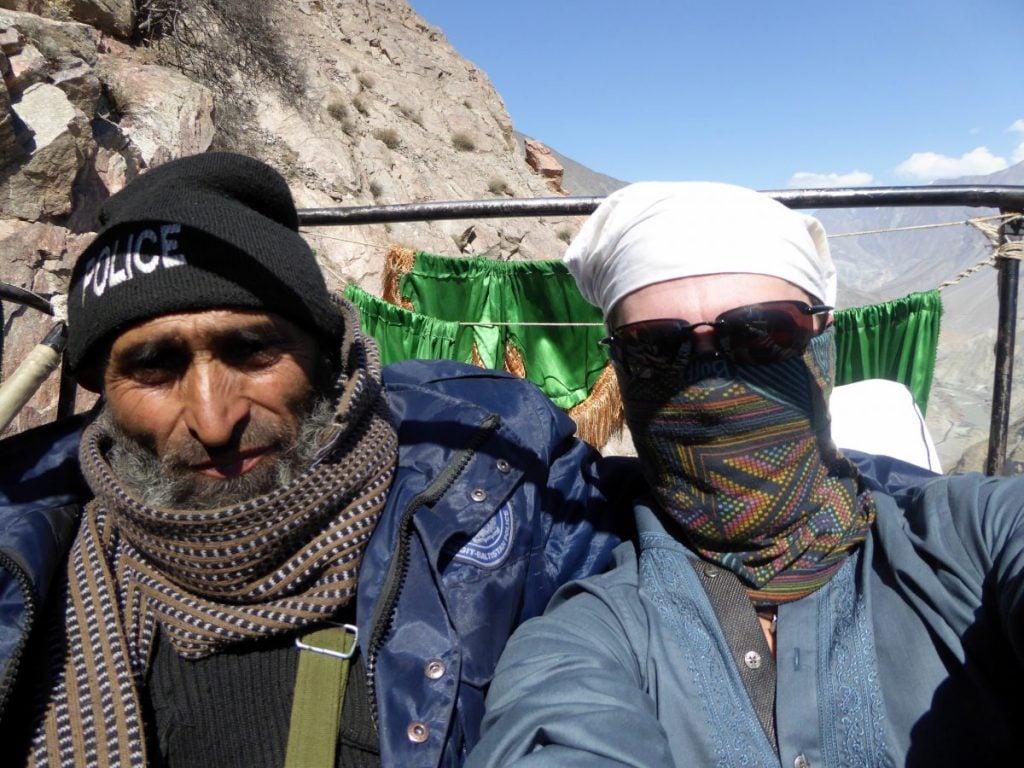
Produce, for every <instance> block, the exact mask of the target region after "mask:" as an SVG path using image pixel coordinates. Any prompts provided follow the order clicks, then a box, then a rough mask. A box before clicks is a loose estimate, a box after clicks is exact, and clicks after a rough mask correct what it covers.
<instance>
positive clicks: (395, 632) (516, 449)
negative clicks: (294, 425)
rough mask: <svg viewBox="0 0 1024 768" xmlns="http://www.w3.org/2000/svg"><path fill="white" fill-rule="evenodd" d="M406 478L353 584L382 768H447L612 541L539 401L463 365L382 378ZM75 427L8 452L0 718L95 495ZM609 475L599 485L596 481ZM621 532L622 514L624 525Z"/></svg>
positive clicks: (593, 465)
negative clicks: (491, 690)
mask: <svg viewBox="0 0 1024 768" xmlns="http://www.w3.org/2000/svg"><path fill="white" fill-rule="evenodd" d="M384 381H385V386H386V389H387V393H388V399H389V402H390V404H391V408H392V411H393V413H394V415H395V420H396V423H397V424H398V426H399V442H400V448H399V468H398V471H397V473H396V477H395V481H394V484H393V486H392V488H391V491H390V493H389V496H388V503H387V506H386V509H385V511H384V513H383V515H382V516H381V519H380V522H379V523H378V526H377V529H376V531H375V533H374V535H373V537H372V538H371V540H370V543H369V545H368V547H367V549H366V552H365V554H364V557H363V563H362V566H361V569H360V572H359V594H358V603H357V617H358V625H359V643H360V647H361V649H362V651H363V653H364V655H365V659H366V663H367V668H368V671H369V672H370V677H371V690H372V692H373V694H374V696H373V699H372V700H373V701H374V703H375V705H376V713H375V714H376V718H377V726H378V731H379V736H380V748H381V760H382V763H383V764H384V765H388V766H397V765H401V766H438V765H444V766H451V765H458V764H460V763H461V762H462V759H463V758H464V757H465V754H466V752H467V751H468V749H469V748H470V747H472V745H473V744H475V742H476V740H477V738H478V733H479V723H480V719H481V717H482V715H483V696H484V692H485V688H486V686H487V684H488V682H489V681H490V679H491V675H492V674H493V671H494V667H495V664H496V663H497V659H498V656H499V654H500V653H501V650H502V648H503V646H504V643H505V640H506V639H507V638H508V636H509V635H510V634H511V632H512V630H513V629H514V628H515V627H516V626H517V625H518V624H519V623H521V622H522V621H523V620H525V619H527V618H529V617H531V616H535V615H538V614H540V613H541V612H542V611H543V609H544V607H545V605H546V604H547V601H548V599H549V598H550V597H551V595H552V594H553V593H554V591H555V589H556V588H557V587H558V586H560V585H561V584H563V583H565V582H566V581H569V580H571V579H575V578H579V577H582V576H585V575H588V574H590V573H593V572H595V571H598V570H602V569H603V568H604V566H605V565H606V564H607V563H608V562H609V561H610V558H611V552H612V550H613V549H614V547H615V545H616V544H617V543H618V541H619V538H620V537H619V535H617V533H616V532H615V531H614V530H613V524H612V523H610V522H609V521H612V520H614V518H613V516H612V515H611V510H612V509H613V508H618V509H619V510H628V505H627V504H626V503H625V502H623V503H620V504H612V503H611V501H612V500H610V499H608V498H606V496H605V495H604V494H603V493H602V491H601V490H600V489H601V488H611V489H615V491H616V493H617V494H618V493H621V494H623V497H624V495H625V494H626V493H627V486H628V485H629V480H630V479H631V478H633V477H634V476H635V464H634V463H633V462H629V461H622V462H616V461H608V460H604V461H601V462H598V461H596V459H597V455H596V453H595V452H594V451H593V450H591V449H590V448H588V447H587V446H586V445H585V444H583V443H581V442H579V441H577V440H575V439H573V438H572V433H573V430H574V427H573V424H572V422H571V421H570V420H569V419H568V418H567V417H566V416H564V414H562V413H561V412H560V411H558V410H557V409H556V408H554V407H553V406H552V405H551V403H550V402H549V401H548V400H547V399H546V398H545V397H544V396H543V395H542V394H541V393H540V391H539V390H537V389H536V388H535V387H533V386H532V385H529V384H526V383H524V382H522V381H520V380H517V379H514V378H512V377H509V376H507V375H505V374H502V373H497V372H493V371H487V370H482V369H478V368H472V367H470V366H464V365H461V364H458V363H447V362H422V361H408V362H405V363H399V364H397V365H394V366H390V367H389V368H387V369H385V373H384ZM84 423H85V420H84V419H83V418H81V417H78V418H75V419H73V420H70V421H69V422H62V423H59V424H54V425H49V426H47V427H44V428H41V429H38V430H33V431H31V432H28V433H25V434H23V435H18V436H16V437H14V438H11V439H9V440H7V441H4V443H3V444H0V719H2V717H3V713H4V710H5V708H6V707H8V706H11V702H10V701H9V699H10V697H11V691H12V688H13V686H14V683H15V680H16V678H17V674H18V669H19V664H20V662H21V660H22V657H23V655H24V649H25V644H26V642H27V640H28V636H29V633H30V632H31V630H32V627H33V622H34V621H35V620H36V618H37V616H38V613H39V606H40V604H41V603H42V602H43V600H44V599H45V596H46V594H47V591H48V589H49V587H50V584H51V582H52V580H53V578H54V574H55V573H58V570H59V569H58V565H59V563H60V562H61V561H62V556H63V554H64V552H65V551H66V550H67V547H68V546H69V544H70V542H71V539H72V538H73V536H74V533H75V530H76V526H77V521H78V516H79V512H80V509H81V506H82V504H83V503H84V502H85V501H86V500H87V499H88V489H87V488H86V487H85V485H84V483H83V482H82V480H81V477H80V476H79V473H78V465H77V445H78V438H79V435H80V434H81V429H82V427H83V425H84ZM599 472H600V475H599ZM621 517H622V518H623V519H624V521H625V518H626V517H628V516H627V515H624V514H623V515H621Z"/></svg>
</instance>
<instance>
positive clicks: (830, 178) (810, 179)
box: [789, 171, 875, 189]
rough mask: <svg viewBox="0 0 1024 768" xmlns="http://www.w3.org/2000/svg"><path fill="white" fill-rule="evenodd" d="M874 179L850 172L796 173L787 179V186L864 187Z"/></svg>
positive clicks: (802, 187) (868, 175)
mask: <svg viewBox="0 0 1024 768" xmlns="http://www.w3.org/2000/svg"><path fill="white" fill-rule="evenodd" d="M874 180H875V177H874V176H872V175H871V174H870V173H864V171H851V172H850V173H809V172H807V171H798V172H796V173H794V174H793V175H792V176H791V177H790V179H789V186H790V188H792V189H804V188H811V189H817V188H820V187H866V186H867V185H868V184H870V183H871V182H873V181H874Z"/></svg>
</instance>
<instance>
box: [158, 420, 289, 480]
mask: <svg viewBox="0 0 1024 768" xmlns="http://www.w3.org/2000/svg"><path fill="white" fill-rule="evenodd" d="M296 438H297V435H295V434H293V433H292V432H291V431H290V430H288V429H287V428H284V427H283V426H282V425H280V424H278V423H269V424H268V423H266V422H261V421H258V422H255V423H254V422H252V421H250V420H248V419H247V420H246V422H244V423H242V424H240V425H239V427H238V429H237V430H236V434H233V435H232V436H231V441H230V442H229V443H227V444H226V445H222V446H215V447H211V446H207V445H204V444H203V443H202V442H200V441H199V440H196V439H195V438H193V437H191V436H189V437H186V438H185V439H183V440H181V441H179V443H178V444H168V445H167V447H166V449H165V451H164V455H163V456H162V457H160V463H161V464H162V465H163V466H164V468H165V469H166V470H167V471H169V472H172V473H173V472H176V471H181V470H187V469H189V468H190V467H194V466H196V465H198V464H206V463H209V462H210V461H218V460H223V459H225V458H230V457H233V456H237V455H238V454H244V453H249V452H254V451H266V452H269V453H280V452H282V451H285V450H287V449H288V448H289V447H291V446H292V445H293V444H294V442H295V440H296Z"/></svg>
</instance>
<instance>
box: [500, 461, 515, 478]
mask: <svg viewBox="0 0 1024 768" xmlns="http://www.w3.org/2000/svg"><path fill="white" fill-rule="evenodd" d="M510 469H512V465H511V464H509V463H508V462H507V461H505V460H504V459H498V471H499V472H501V473H502V474H505V473H507V472H508V471H509V470H510Z"/></svg>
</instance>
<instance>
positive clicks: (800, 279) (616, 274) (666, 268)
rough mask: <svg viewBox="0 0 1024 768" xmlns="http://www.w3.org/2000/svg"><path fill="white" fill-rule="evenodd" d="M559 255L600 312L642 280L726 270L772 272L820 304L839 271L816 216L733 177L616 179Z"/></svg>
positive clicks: (832, 293) (827, 299)
mask: <svg viewBox="0 0 1024 768" xmlns="http://www.w3.org/2000/svg"><path fill="white" fill-rule="evenodd" d="M565 263H566V265H567V266H568V268H569V271H570V272H572V274H573V276H574V277H575V278H576V283H577V285H579V288H580V291H581V292H582V293H583V296H584V297H585V298H586V299H587V301H589V302H590V303H591V304H596V305H597V306H599V307H600V308H601V310H602V311H603V312H604V315H605V317H608V314H609V312H610V311H611V310H612V308H613V307H614V306H615V305H616V304H617V303H618V302H619V300H620V299H622V298H623V297H624V296H626V295H627V294H629V293H632V292H633V291H636V290H638V289H639V288H643V287H645V286H648V285H653V284H654V283H661V282H664V281H666V280H673V279H675V278H679V277H693V276H695V275H710V274H718V273H723V272H749V273H753V274H759V275H773V276H775V277H781V278H782V279H783V280H788V281H789V282H791V283H793V284H794V285H796V286H799V287H800V288H803V289H804V290H805V291H807V293H809V294H810V295H811V296H813V297H815V298H816V299H819V300H820V301H822V302H823V303H825V304H830V305H834V304H835V300H836V270H835V266H834V265H833V263H832V256H831V255H830V253H829V249H828V241H827V240H826V239H825V229H824V228H823V227H822V226H821V222H819V221H818V220H817V219H815V218H813V217H812V216H807V215H805V214H802V213H798V212H797V211H793V210H790V209H789V208H787V207H786V206H784V205H783V204H782V203H779V202H777V201H775V200H773V199H772V198H771V197H769V196H768V195H763V194H761V193H759V192H755V191H754V190H752V189H746V188H744V187H736V186H733V185H731V184H719V183H714V182H700V181H691V182H654V181H647V182H641V183H638V184H630V185H629V186H628V187H623V188H622V189H620V190H618V191H616V192H613V193H612V194H611V195H609V196H608V197H607V198H605V200H604V202H602V203H601V205H600V206H599V207H598V209H597V210H596V211H594V214H593V215H592V216H591V217H590V218H589V219H588V220H587V222H586V224H584V225H583V229H581V230H580V233H579V234H578V235H577V236H576V238H575V239H574V240H573V241H572V244H571V245H570V246H569V250H568V251H567V252H566V254H565Z"/></svg>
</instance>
